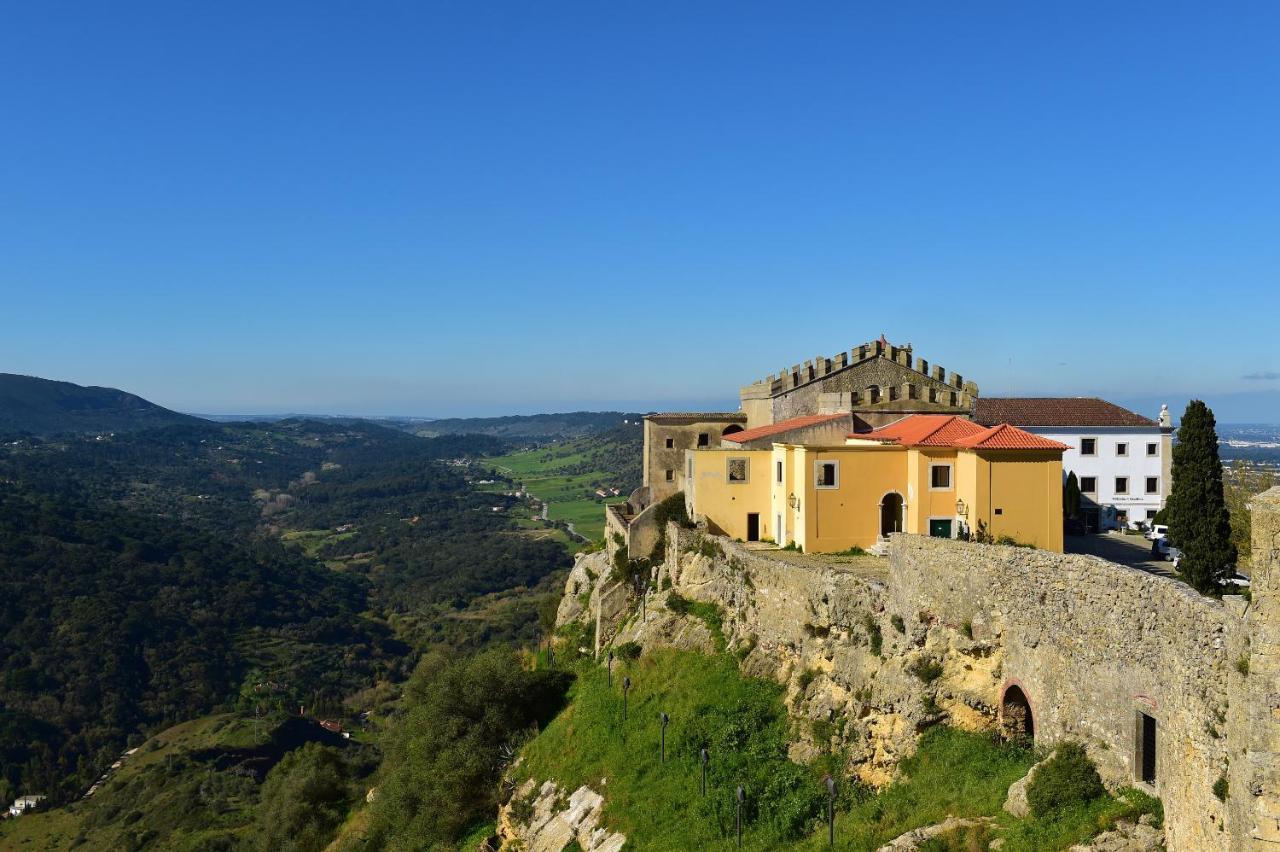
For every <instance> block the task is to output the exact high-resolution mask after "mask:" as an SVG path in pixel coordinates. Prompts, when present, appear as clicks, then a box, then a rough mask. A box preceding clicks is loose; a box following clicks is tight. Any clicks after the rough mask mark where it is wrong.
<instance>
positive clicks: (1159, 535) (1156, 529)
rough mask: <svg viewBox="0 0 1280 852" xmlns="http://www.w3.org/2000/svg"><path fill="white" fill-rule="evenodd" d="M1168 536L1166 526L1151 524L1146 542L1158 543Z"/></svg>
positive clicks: (1167, 527)
mask: <svg viewBox="0 0 1280 852" xmlns="http://www.w3.org/2000/svg"><path fill="white" fill-rule="evenodd" d="M1168 535H1169V525H1168V524H1152V525H1151V529H1149V530H1147V540H1148V541H1158V540H1159V539H1163V538H1165V537H1166V536H1168Z"/></svg>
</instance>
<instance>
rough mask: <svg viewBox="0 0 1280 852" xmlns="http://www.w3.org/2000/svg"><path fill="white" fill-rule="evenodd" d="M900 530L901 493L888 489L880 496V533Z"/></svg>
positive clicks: (885, 534)
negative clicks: (887, 491) (888, 490)
mask: <svg viewBox="0 0 1280 852" xmlns="http://www.w3.org/2000/svg"><path fill="white" fill-rule="evenodd" d="M896 532H902V495H901V494H898V493H896V492H893V491H890V492H889V493H888V494H886V495H884V497H882V498H880V535H882V536H887V535H889V533H896Z"/></svg>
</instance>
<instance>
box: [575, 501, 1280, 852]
mask: <svg viewBox="0 0 1280 852" xmlns="http://www.w3.org/2000/svg"><path fill="white" fill-rule="evenodd" d="M1253 534H1254V542H1253V549H1254V553H1255V564H1254V566H1253V573H1252V578H1253V589H1252V595H1253V600H1252V602H1250V601H1249V600H1247V599H1246V598H1243V597H1239V596H1227V597H1226V598H1225V599H1224V600H1216V599H1213V598H1207V597H1204V596H1202V595H1200V594H1198V593H1197V592H1195V591H1194V590H1192V589H1191V588H1190V587H1188V586H1186V585H1184V584H1182V583H1180V582H1178V581H1175V580H1172V579H1168V578H1164V577H1159V576H1155V575H1151V574H1147V573H1145V572H1142V571H1139V570H1136V569H1132V568H1127V567H1125V566H1121V565H1116V564H1114V563H1110V562H1106V561H1104V560H1101V559H1098V558H1096V557H1090V556H1083V555H1073V554H1055V553H1049V552H1046V551H1038V550H1031V549H1026V548H1018V547H1008V546H999V545H981V544H969V543H964V542H958V541H952V540H946V539H932V538H926V537H921V536H908V535H895V536H893V537H892V539H891V542H890V546H889V558H888V559H887V560H883V559H882V560H876V559H870V558H866V557H863V558H856V557H855V558H847V559H841V558H836V557H824V556H802V555H799V554H792V553H786V552H782V551H777V550H761V549H754V548H748V547H746V546H744V545H741V544H737V543H735V542H732V541H729V540H727V539H723V538H717V537H713V536H707V535H706V534H705V533H702V532H699V531H696V530H686V529H682V528H679V527H678V526H676V525H674V524H672V525H670V526H669V527H668V533H667V552H666V559H665V562H664V563H663V564H662V565H661V566H660V568H659V569H658V575H657V577H656V578H655V579H656V580H657V582H658V584H659V586H661V585H663V584H664V582H665V581H666V580H669V581H670V587H671V588H672V589H673V590H675V591H677V592H679V593H680V594H681V595H683V596H685V597H688V598H692V599H695V600H700V601H707V602H711V603H715V604H716V605H717V606H719V607H720V609H721V610H722V612H723V625H724V626H723V632H724V639H725V641H726V644H727V647H728V650H730V651H732V652H735V653H737V654H738V655H739V656H740V657H741V658H742V660H743V663H742V666H743V670H744V671H745V672H746V673H748V674H751V675H755V676H760V677H770V678H774V679H776V680H778V681H779V682H781V683H783V684H785V685H786V687H787V691H786V702H787V705H788V709H789V712H790V713H791V714H792V715H793V717H795V718H796V719H797V722H798V723H799V724H797V725H796V727H795V742H794V744H793V747H792V755H793V757H795V758H796V759H800V760H803V759H807V758H809V757H812V756H813V755H814V754H816V753H817V751H818V750H819V748H820V747H821V746H825V745H826V744H825V743H815V742H814V741H813V737H814V736H816V733H814V732H815V731H817V730H818V729H819V726H817V725H810V724H803V723H805V722H816V721H822V722H826V723H829V724H827V725H823V726H822V727H821V729H822V730H824V731H831V732H832V738H833V740H836V741H838V742H837V744H838V745H840V746H841V747H843V748H844V749H846V751H847V754H848V755H849V760H850V764H849V767H848V771H850V772H851V773H856V774H857V775H859V776H860V777H861V778H862V779H863V780H865V781H868V782H870V783H873V784H880V783H884V782H886V781H888V780H890V779H891V778H892V777H893V774H894V772H895V769H896V766H897V763H898V762H899V761H900V760H901V758H903V757H905V756H907V755H909V754H910V753H911V751H912V750H913V749H914V747H915V742H916V739H917V737H918V734H919V732H920V731H921V730H923V729H924V728H926V727H927V726H929V725H931V724H936V723H938V722H942V721H945V722H947V723H949V724H954V725H958V726H960V727H965V728H968V729H981V728H985V727H994V726H996V725H997V724H999V717H1000V715H1001V712H1002V711H1001V707H1002V704H1003V703H1004V699H1005V697H1006V692H1007V690H1009V688H1010V687H1012V686H1017V687H1018V688H1019V689H1020V690H1021V691H1022V692H1023V693H1025V695H1026V696H1027V699H1028V701H1029V703H1030V706H1031V714H1030V715H1031V720H1032V723H1033V725H1034V730H1035V739H1036V741H1037V743H1038V744H1042V745H1050V744H1053V743H1056V742H1060V741H1063V740H1068V739H1070V740H1077V741H1080V742H1082V743H1083V744H1085V746H1086V747H1087V748H1088V750H1089V753H1090V755H1091V756H1092V757H1093V759H1094V760H1095V762H1096V763H1097V764H1098V767H1099V770H1100V772H1101V773H1102V775H1103V777H1104V780H1105V781H1106V782H1107V784H1108V786H1110V787H1111V788H1113V789H1114V788H1117V787H1120V786H1129V785H1132V786H1138V787H1139V788H1145V789H1147V790H1148V791H1149V792H1152V793H1154V794H1156V795H1158V796H1159V797H1160V798H1161V800H1162V801H1163V803H1164V809H1165V830H1166V834H1167V839H1168V843H1169V848H1170V849H1173V850H1210V849H1223V850H1226V849H1280V594H1278V593H1277V586H1278V585H1280V488H1277V489H1272V491H1270V492H1268V493H1267V494H1265V495H1260V496H1259V497H1258V498H1255V502H1254V517H1253ZM589 558H590V557H589ZM596 558H597V559H598V558H599V557H596ZM590 564H593V563H585V562H580V565H579V566H575V569H574V574H573V575H571V578H570V582H571V583H572V584H574V589H575V590H576V594H578V595H579V597H581V598H582V600H583V601H586V600H587V598H588V597H589V598H590V603H589V606H588V607H587V608H586V609H584V607H583V605H582V604H581V603H580V604H578V605H576V608H577V609H578V610H581V612H579V613H578V617H587V613H588V612H590V614H591V615H594V616H595V621H596V623H597V625H598V629H597V634H598V635H599V636H605V637H609V636H612V637H614V640H615V641H636V642H639V643H640V644H641V645H643V646H645V647H646V648H650V647H655V646H661V645H677V646H682V647H692V648H702V649H710V647H712V645H713V643H712V638H713V637H712V636H711V635H710V634H709V633H708V632H707V631H706V630H705V629H704V628H703V627H702V626H701V625H700V624H697V625H694V624H691V623H690V617H688V616H681V615H677V614H674V613H670V612H668V611H666V608H665V606H664V600H665V594H664V593H659V594H657V595H654V596H652V597H651V598H650V600H649V603H648V606H647V608H646V609H645V610H644V617H643V618H642V617H641V612H640V610H639V608H638V607H636V606H634V601H629V600H627V599H626V598H625V596H622V595H620V594H618V591H617V589H616V588H607V587H605V586H607V584H605V583H604V582H603V574H604V569H603V566H601V571H600V574H601V576H602V579H601V580H600V581H597V582H596V583H595V587H594V588H593V589H592V590H591V593H590V595H589V596H587V595H584V591H585V589H583V587H582V585H581V584H582V583H583V582H585V581H586V580H587V578H588V577H589V576H590V575H589V574H588V573H587V571H586V570H585V569H586V568H587V567H589V565H590ZM595 564H599V563H595ZM567 591H568V590H567ZM574 608H575V605H569V607H568V609H570V610H572V609H574ZM561 616H562V620H563V618H564V617H567V616H570V617H571V616H572V613H570V612H567V611H566V608H565V606H564V605H562V611H561ZM922 663H928V664H929V666H930V667H931V668H933V669H934V670H935V671H936V672H937V676H936V677H929V678H926V677H922V676H921V675H920V672H921V670H922V665H921V664H922ZM1139 713H1142V714H1146V715H1147V716H1149V717H1151V718H1153V719H1154V720H1155V721H1156V726H1157V728H1156V730H1157V740H1156V741H1157V747H1156V777H1155V782H1154V784H1153V785H1150V786H1148V785H1144V784H1143V783H1142V781H1141V780H1140V777H1138V776H1139V775H1140V772H1139V771H1138V770H1139V767H1138V766H1137V754H1138V743H1137V741H1136V735H1137V732H1138V726H1137V721H1138V718H1139V717H1138V714H1139ZM1220 779H1222V780H1224V781H1226V782H1228V783H1227V785H1226V786H1227V791H1226V795H1225V801H1223V800H1221V799H1220V798H1219V795H1218V794H1219V793H1222V792H1223V791H1222V789H1221V785H1219V789H1218V791H1217V792H1215V784H1216V783H1217V782H1219V780H1220Z"/></svg>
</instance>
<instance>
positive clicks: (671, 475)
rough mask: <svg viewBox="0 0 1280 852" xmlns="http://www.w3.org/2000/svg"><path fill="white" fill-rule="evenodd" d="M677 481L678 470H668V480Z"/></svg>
mask: <svg viewBox="0 0 1280 852" xmlns="http://www.w3.org/2000/svg"><path fill="white" fill-rule="evenodd" d="M675 481H676V472H675V471H674V470H669V471H667V482H675Z"/></svg>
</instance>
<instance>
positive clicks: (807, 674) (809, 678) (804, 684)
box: [796, 669, 818, 692]
mask: <svg viewBox="0 0 1280 852" xmlns="http://www.w3.org/2000/svg"><path fill="white" fill-rule="evenodd" d="M817 676H818V670H817V669H805V670H804V671H802V672H800V677H799V678H797V679H796V685H797V686H799V687H800V691H801V692H807V691H808V689H809V684H811V683H813V679H814V678H816V677H817Z"/></svg>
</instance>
